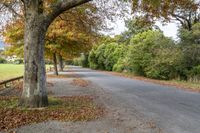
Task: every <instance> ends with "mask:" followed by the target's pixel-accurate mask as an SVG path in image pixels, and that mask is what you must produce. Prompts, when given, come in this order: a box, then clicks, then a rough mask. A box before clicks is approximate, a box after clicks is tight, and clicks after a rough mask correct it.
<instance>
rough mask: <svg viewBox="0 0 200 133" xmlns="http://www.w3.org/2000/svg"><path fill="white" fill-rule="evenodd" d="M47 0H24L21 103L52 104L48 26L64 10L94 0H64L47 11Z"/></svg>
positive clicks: (30, 105) (31, 105) (31, 104)
mask: <svg viewBox="0 0 200 133" xmlns="http://www.w3.org/2000/svg"><path fill="white" fill-rule="evenodd" d="M43 1H44V0H22V2H23V5H24V12H25V34H24V63H25V69H24V84H23V92H22V96H21V99H20V105H21V106H26V107H44V106H47V105H48V97H47V91H46V74H45V63H44V44H45V34H46V32H47V28H48V27H49V25H50V24H51V23H52V22H53V20H54V19H55V18H56V17H57V16H59V15H60V14H61V13H63V12H64V11H66V10H68V9H70V8H73V7H75V6H78V5H81V4H83V3H86V2H89V1H90V0H70V1H69V0H62V1H58V2H57V4H55V5H53V6H51V10H50V11H51V12H50V13H43V9H44V4H43Z"/></svg>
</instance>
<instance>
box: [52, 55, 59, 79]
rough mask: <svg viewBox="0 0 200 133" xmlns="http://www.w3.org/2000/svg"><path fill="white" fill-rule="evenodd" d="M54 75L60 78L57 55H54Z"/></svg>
mask: <svg viewBox="0 0 200 133" xmlns="http://www.w3.org/2000/svg"><path fill="white" fill-rule="evenodd" d="M53 65H54V74H55V75H57V76H58V68H57V59H56V53H53Z"/></svg>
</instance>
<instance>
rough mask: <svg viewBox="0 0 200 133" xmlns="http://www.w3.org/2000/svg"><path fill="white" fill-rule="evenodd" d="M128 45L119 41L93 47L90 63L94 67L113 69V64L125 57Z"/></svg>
mask: <svg viewBox="0 0 200 133" xmlns="http://www.w3.org/2000/svg"><path fill="white" fill-rule="evenodd" d="M125 49H126V47H125V46H124V45H120V44H118V43H115V42H113V43H103V44H101V45H99V46H98V47H95V48H93V49H92V51H91V52H90V54H89V64H90V67H91V68H92V69H101V70H108V71H112V70H113V66H114V65H115V64H116V63H117V62H118V60H119V59H120V58H123V57H124V53H125V51H126V50H125Z"/></svg>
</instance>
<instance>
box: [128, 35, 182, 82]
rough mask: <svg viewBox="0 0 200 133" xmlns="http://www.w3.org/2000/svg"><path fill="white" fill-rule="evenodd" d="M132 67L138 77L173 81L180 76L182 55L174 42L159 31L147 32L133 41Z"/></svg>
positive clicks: (130, 58)
mask: <svg viewBox="0 0 200 133" xmlns="http://www.w3.org/2000/svg"><path fill="white" fill-rule="evenodd" d="M128 59H129V62H130V66H131V67H132V68H133V69H132V70H133V72H134V73H135V74H138V75H142V76H146V77H150V78H155V79H171V78H175V77H176V76H177V75H178V73H177V72H178V70H180V66H181V60H182V54H181V51H180V49H178V47H177V46H176V45H175V44H174V42H173V41H172V40H171V39H169V38H167V37H164V35H163V34H162V33H161V32H159V31H146V32H143V33H140V34H138V35H136V36H135V37H134V38H132V39H131V46H130V50H129V53H128Z"/></svg>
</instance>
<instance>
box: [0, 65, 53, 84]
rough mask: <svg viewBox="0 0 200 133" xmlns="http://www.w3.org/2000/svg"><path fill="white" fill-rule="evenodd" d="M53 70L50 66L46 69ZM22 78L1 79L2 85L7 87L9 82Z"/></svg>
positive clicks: (21, 77)
mask: <svg viewBox="0 0 200 133" xmlns="http://www.w3.org/2000/svg"><path fill="white" fill-rule="evenodd" d="M52 70H53V67H49V68H48V69H47V70H46V71H47V72H50V71H52ZM20 79H23V76H20V77H15V78H11V79H8V80H4V81H0V86H2V85H4V86H5V88H7V84H8V83H10V82H14V81H16V80H20Z"/></svg>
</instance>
